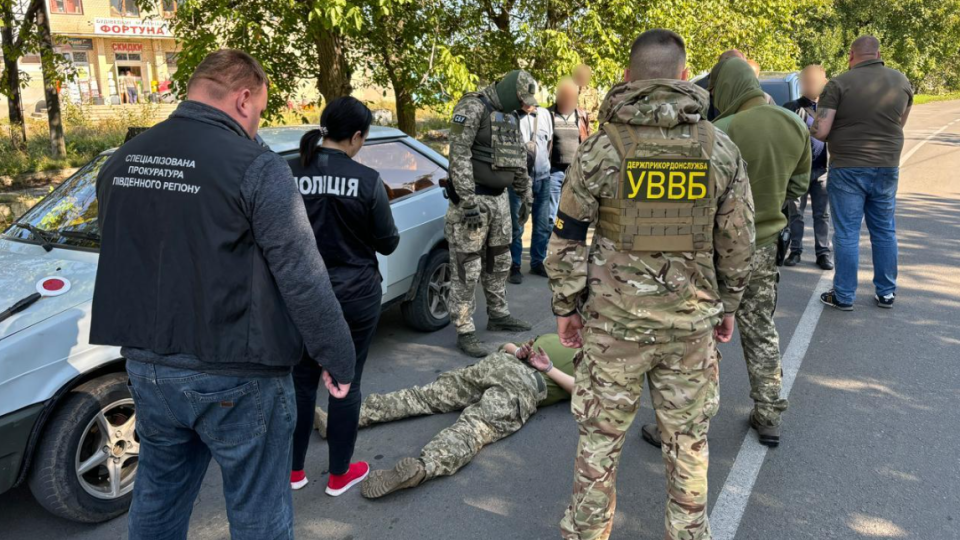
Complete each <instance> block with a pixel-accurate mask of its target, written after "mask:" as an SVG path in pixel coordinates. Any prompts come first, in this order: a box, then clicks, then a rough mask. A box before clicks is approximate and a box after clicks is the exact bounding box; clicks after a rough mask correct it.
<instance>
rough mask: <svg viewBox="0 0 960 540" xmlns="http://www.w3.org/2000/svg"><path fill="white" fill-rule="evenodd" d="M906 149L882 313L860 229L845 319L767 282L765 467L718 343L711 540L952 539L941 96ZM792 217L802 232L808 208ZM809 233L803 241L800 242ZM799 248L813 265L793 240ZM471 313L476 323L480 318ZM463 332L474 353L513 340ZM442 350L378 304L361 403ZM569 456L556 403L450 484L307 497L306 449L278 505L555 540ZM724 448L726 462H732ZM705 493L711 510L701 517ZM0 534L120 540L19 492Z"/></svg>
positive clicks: (628, 498) (429, 366)
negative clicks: (788, 381) (776, 401)
mask: <svg viewBox="0 0 960 540" xmlns="http://www.w3.org/2000/svg"><path fill="white" fill-rule="evenodd" d="M954 121H957V123H952V124H951V122H954ZM944 126H947V127H946V129H944V130H942V131H938V130H940V129H941V128H943V127H944ZM918 145H922V146H918ZM915 148H918V149H917V151H916V152H912V150H913V149H915ZM911 152H912V153H911ZM908 155H909V159H908V160H907V161H906V163H905V166H904V167H903V168H902V170H901V177H900V193H899V199H898V209H897V221H898V229H899V230H898V236H899V239H900V280H899V291H898V293H899V296H898V299H897V304H896V308H895V309H894V310H892V311H885V310H880V309H878V308H876V307H875V306H874V304H873V289H872V286H871V284H870V280H871V278H872V269H871V266H870V248H869V242H868V241H867V236H866V231H864V236H863V241H864V242H863V244H862V246H863V249H862V251H861V269H860V285H861V286H860V290H859V297H858V299H857V301H856V309H855V311H853V312H852V313H841V312H837V311H832V310H831V311H823V310H822V308H821V307H820V306H819V304H818V303H816V302H814V303H811V302H810V299H811V296H812V295H813V293H814V289H815V287H817V286H818V285H819V286H821V287H823V286H825V285H829V280H824V281H822V282H821V276H822V272H820V271H819V270H818V269H817V268H816V267H815V266H814V265H813V264H812V260H811V258H812V257H810V256H808V257H807V258H806V259H805V260H804V261H803V262H802V263H801V265H799V266H797V267H795V268H789V269H785V271H784V273H783V278H782V282H781V290H780V306H779V309H778V311H777V327H778V329H779V331H780V337H781V349H782V350H784V351H787V355H788V356H789V357H790V358H791V362H792V364H793V365H794V366H795V367H799V371H798V372H797V373H796V379H795V384H794V385H793V388H792V392H791V393H790V396H789V398H790V405H791V408H790V410H789V411H788V413H787V415H786V417H785V425H784V434H783V437H784V439H783V443H782V444H781V446H780V447H779V448H778V449H776V450H772V451H769V452H767V453H766V454H765V456H764V455H763V454H762V453H761V454H757V452H756V448H757V446H756V442H755V437H754V435H753V433H752V432H749V431H748V428H747V425H746V418H747V414H748V412H749V410H750V407H751V402H750V399H749V396H748V394H749V385H748V383H747V374H746V370H745V366H744V362H743V359H742V354H741V352H740V346H739V343H737V342H736V341H735V342H733V343H731V344H728V345H724V346H723V347H722V351H723V355H724V360H723V364H722V369H721V397H722V400H721V410H720V414H719V415H718V416H717V418H716V419H715V420H714V422H713V424H712V426H711V430H710V446H711V458H712V459H711V463H710V464H711V467H710V505H711V509H712V510H715V511H714V513H713V514H712V515H711V519H712V520H713V522H714V523H715V524H719V523H720V522H723V531H721V532H720V533H718V538H719V534H723V535H725V536H724V538H726V539H727V540H733V539H734V538H735V539H736V540H779V539H784V540H800V539H816V540H821V539H859V538H914V539H924V540H952V539H960V452H958V448H960V414H958V404H960V179H958V178H957V174H956V173H957V171H960V102H945V103H936V104H929V105H924V106H918V107H915V109H914V112H913V116H912V118H911V120H910V123H909V125H908V130H907V145H906V149H905V152H904V156H908ZM807 219H808V225H809V214H808V216H807ZM808 231H809V228H808ZM811 236H812V235H811V234H810V233H809V232H808V234H807V237H806V238H805V240H806V241H807V242H808V243H811V242H812V238H811ZM806 253H808V254H812V253H813V246H812V245H809V246H808V247H807V251H806ZM828 277H829V276H828ZM508 287H509V289H508V293H509V295H510V301H511V306H512V308H513V311H514V313H515V314H517V315H520V316H522V317H526V318H528V319H529V320H532V321H534V322H535V323H536V327H535V331H537V332H546V331H553V328H554V326H553V319H552V317H551V314H550V309H549V291H548V288H547V284H546V280H545V279H543V278H539V277H536V276H528V277H527V278H526V280H525V282H524V284H523V285H522V286H513V285H510V286H508ZM805 312H806V315H804V313H805ZM478 313H480V315H479V316H478V317H477V319H478V321H479V323H478V326H479V327H480V328H482V327H483V326H484V321H485V316H484V315H483V310H482V308H481V309H480V310H478ZM801 316H803V320H804V323H803V324H800V321H801ZM798 325H799V326H798ZM798 328H799V330H798ZM481 334H484V333H483V332H481ZM483 337H484V338H486V339H488V340H489V341H491V342H493V341H506V340H508V339H511V338H515V337H518V336H509V335H506V336H505V335H502V334H500V335H493V334H484V335H483ZM794 337H796V338H797V340H796V341H792V340H793V339H794ZM453 343H454V331H453V329H452V328H446V329H444V330H443V331H440V332H438V333H435V334H420V333H414V332H411V331H409V330H407V329H406V328H405V327H404V325H403V322H402V316H401V315H400V312H399V310H398V309H393V310H389V311H388V312H386V313H385V314H384V316H383V319H382V321H381V324H380V328H379V332H378V334H377V338H376V342H375V344H374V347H373V349H372V351H371V353H370V359H369V360H368V363H367V368H366V373H365V375H364V388H365V390H366V391H368V392H383V391H389V390H395V389H399V388H402V387H406V386H409V385H413V384H423V383H426V382H429V381H431V380H432V379H433V378H434V377H436V374H437V373H440V372H441V371H443V370H448V369H451V368H455V367H458V366H462V365H465V364H467V363H468V362H469V360H468V359H467V358H465V357H463V356H461V355H459V354H458V353H457V352H456V351H455V350H454V348H453ZM788 348H789V350H788ZM644 403H645V406H644V409H643V410H642V412H641V413H640V415H639V416H638V421H637V422H636V423H635V425H634V426H633V428H632V429H631V434H630V436H629V437H628V441H627V444H626V446H625V449H624V452H623V457H622V460H621V467H620V473H619V484H618V487H619V494H618V503H619V505H618V508H617V516H616V519H615V524H614V532H613V536H612V538H614V539H628V538H629V539H638V538H639V539H648V540H656V539H660V538H662V537H663V509H664V499H665V494H664V478H663V465H662V463H661V459H660V452H659V451H658V450H656V449H654V448H651V447H649V446H647V445H646V444H644V443H643V442H642V440H641V439H640V436H639V424H640V422H644V421H650V420H651V419H652V411H651V410H650V408H649V400H648V399H646V398H645V401H644ZM455 418H456V416H455V415H453V414H450V415H443V416H435V417H428V418H419V419H413V420H408V421H404V422H399V423H396V424H391V425H384V426H380V427H374V428H371V429H368V430H364V431H362V432H361V434H360V438H359V442H358V445H357V452H356V457H357V458H358V459H366V460H369V461H370V462H371V463H372V465H373V466H374V467H375V468H381V467H390V466H392V465H393V464H394V463H395V462H396V461H397V460H398V459H399V458H401V457H405V456H415V455H417V454H418V452H419V449H420V448H421V447H422V446H423V445H424V444H425V443H426V442H427V441H428V440H429V439H430V438H431V436H432V435H433V434H435V433H436V432H437V431H439V430H440V429H442V428H443V427H445V426H447V425H449V424H451V423H452V422H453V421H454V420H455ZM575 448H576V428H575V425H574V423H573V420H572V419H571V417H570V415H569V412H568V408H567V407H565V406H564V405H557V406H554V407H550V408H547V409H545V410H542V411H540V412H538V413H537V414H536V415H535V416H534V417H533V418H532V419H531V420H530V422H529V423H528V425H527V426H525V427H524V428H523V430H521V431H520V432H519V433H517V434H515V435H513V436H511V437H509V438H508V439H506V440H504V441H501V442H499V443H496V444H494V445H492V446H490V447H488V448H486V449H484V450H483V452H481V454H480V456H478V458H477V459H476V460H474V462H473V463H472V464H471V465H469V466H467V467H466V468H464V469H463V470H462V471H460V472H459V473H458V474H456V475H455V476H453V477H450V478H442V479H438V480H436V481H433V482H430V483H427V484H425V485H423V486H421V487H419V488H417V489H415V490H409V491H406V492H403V493H399V494H396V495H395V496H392V497H389V498H386V499H383V500H379V501H367V500H365V499H363V498H362V497H361V496H360V493H359V490H354V491H353V492H350V493H348V494H346V495H344V496H342V497H339V498H336V499H334V498H331V497H328V496H326V495H325V494H324V493H323V489H322V487H323V483H324V481H325V477H324V476H323V475H322V474H321V472H325V471H326V463H327V452H326V445H325V443H324V442H323V441H321V440H320V439H319V438H316V439H315V440H314V442H313V445H312V447H311V449H310V454H309V456H308V461H307V473H308V475H309V477H310V478H311V479H312V483H311V484H310V485H308V486H307V487H306V488H305V489H304V490H303V491H300V492H297V493H296V494H295V495H294V504H295V511H296V522H297V536H298V537H299V538H316V539H336V540H361V539H364V540H366V539H369V540H374V539H431V540H432V539H452V540H473V539H477V540H480V539H491V538H500V539H525V540H527V539H549V538H557V537H558V536H559V534H558V532H557V524H558V522H559V520H560V517H561V515H562V513H563V510H564V508H565V507H566V505H567V502H568V497H569V493H570V488H571V479H572V474H573V458H574V452H575ZM741 449H743V450H744V452H743V453H741ZM751 453H752V454H751ZM738 455H742V456H746V457H742V458H741V459H740V460H739V463H738V465H737V467H734V463H735V462H737V461H738ZM750 455H753V456H754V457H756V456H758V455H759V456H760V457H759V461H757V462H756V465H757V467H758V470H759V472H758V474H756V481H755V483H753V482H751V480H752V477H749V474H744V471H745V470H746V471H749V468H750V467H749V456H750ZM731 471H733V472H731ZM754 472H756V471H754ZM220 486H221V478H220V473H219V471H218V470H217V469H216V468H215V467H211V469H210V472H209V474H208V475H207V478H206V481H205V484H204V488H203V490H202V492H201V495H200V498H199V499H198V500H197V502H196V505H195V508H194V512H193V517H192V522H191V534H190V538H191V539H197V540H216V539H226V538H228V537H229V534H228V531H227V522H226V517H225V513H224V506H223V498H222V495H221V493H220ZM721 492H723V494H724V495H723V498H724V501H723V502H724V503H725V504H722V505H717V501H718V497H720V494H721ZM730 501H732V503H731V502H730ZM738 501H739V502H738ZM726 503H730V504H726ZM718 514H719V515H718ZM0 538H2V539H5V540H6V539H10V540H14V539H17V540H19V539H35V538H64V539H67V538H69V539H71V540H72V539H76V540H110V539H122V538H126V521H125V519H124V518H118V519H116V520H114V521H112V522H109V523H104V524H101V525H96V526H90V525H78V524H74V523H70V522H66V521H63V520H60V519H57V518H54V517H51V516H50V515H48V514H46V513H45V512H44V511H43V510H42V509H41V508H40V507H39V506H38V505H37V504H36V503H35V502H33V500H32V498H31V496H30V492H29V490H27V489H26V488H18V489H16V490H13V491H12V492H8V493H6V494H4V495H2V496H0Z"/></svg>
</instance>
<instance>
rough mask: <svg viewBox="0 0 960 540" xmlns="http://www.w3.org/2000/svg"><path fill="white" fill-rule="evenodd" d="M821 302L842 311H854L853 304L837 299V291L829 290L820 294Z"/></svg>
mask: <svg viewBox="0 0 960 540" xmlns="http://www.w3.org/2000/svg"><path fill="white" fill-rule="evenodd" d="M820 302H822V303H823V304H825V305H828V306H830V307H832V308H836V309H839V310H840V311H853V304H844V303H842V302H838V301H837V293H835V292H834V291H828V292H825V293H823V294H821V295H820Z"/></svg>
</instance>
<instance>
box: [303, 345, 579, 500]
mask: <svg viewBox="0 0 960 540" xmlns="http://www.w3.org/2000/svg"><path fill="white" fill-rule="evenodd" d="M578 353H579V351H577V350H574V349H568V348H566V347H564V346H563V345H561V344H560V339H559V337H558V336H557V335H556V334H547V335H543V336H540V337H539V338H537V339H536V340H535V341H533V342H531V343H529V344H526V345H520V346H518V345H515V344H513V343H507V344H505V345H504V346H503V347H502V348H501V350H500V351H499V352H495V353H493V354H490V355H488V356H487V357H486V358H484V359H483V360H481V361H480V362H478V363H477V364H474V365H472V366H468V367H465V368H460V369H456V370H453V371H448V372H447V373H444V374H442V375H440V377H439V378H437V380H436V381H435V382H433V383H430V384H428V385H426V386H422V387H420V386H416V387H413V388H407V389H404V390H400V391H397V392H391V393H389V394H372V395H370V396H367V398H366V399H365V400H364V401H363V406H362V407H361V409H360V427H367V426H370V425H373V424H380V423H384V422H393V421H395V420H401V419H404V418H410V417H412V416H423V415H429V414H441V413H448V412H452V411H459V410H463V413H462V414H461V415H460V418H459V419H458V420H457V422H456V423H455V424H454V425H452V426H450V427H448V428H446V429H444V430H443V431H441V432H440V433H438V434H437V436H436V437H434V438H433V440H431V441H430V442H429V443H428V444H427V445H426V446H425V447H423V450H422V451H421V452H420V457H419V458H404V459H402V460H400V461H399V462H398V463H397V465H396V467H394V468H393V469H388V470H379V471H373V472H372V473H370V476H368V477H367V479H366V480H365V481H364V482H363V486H362V488H361V489H362V493H363V496H364V497H367V498H369V499H376V498H379V497H383V496H384V495H387V494H389V493H393V492H395V491H398V490H401V489H406V488H411V487H415V486H418V485H420V484H422V483H423V482H426V481H427V480H430V479H432V478H436V477H438V476H447V475H451V474H453V473H455V472H457V471H458V470H460V468H462V467H463V466H465V465H466V464H468V463H470V461H471V460H472V459H473V457H474V456H475V455H477V452H479V451H480V449H481V448H483V447H484V446H486V445H488V444H491V443H493V442H496V441H498V440H500V439H502V438H504V437H506V436H508V435H510V434H512V433H515V432H516V431H517V430H519V429H520V428H521V427H523V425H524V423H526V421H527V419H529V418H530V416H531V415H533V413H535V412H536V411H537V409H538V408H540V407H546V406H548V405H553V404H554V403H559V402H560V401H566V400H568V399H570V390H572V389H573V377H572V376H571V375H572V374H573V370H574V362H575V361H576V358H577V356H578ZM524 362H526V363H524ZM315 424H316V427H317V429H318V430H320V434H321V436H325V432H326V414H325V413H324V412H323V410H322V409H320V408H319V407H317V415H316V418H315Z"/></svg>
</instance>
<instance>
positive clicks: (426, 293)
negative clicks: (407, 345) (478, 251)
mask: <svg viewBox="0 0 960 540" xmlns="http://www.w3.org/2000/svg"><path fill="white" fill-rule="evenodd" d="M451 269H452V267H451V266H450V253H449V252H448V251H447V250H446V249H443V248H439V249H435V250H433V251H432V252H431V253H430V255H429V256H428V258H427V263H426V264H425V265H424V267H423V275H422V276H421V277H420V281H419V284H418V285H417V292H416V294H415V295H414V297H413V299H411V300H409V301H407V302H404V303H403V304H401V305H400V310H401V311H402V312H403V319H404V320H405V321H406V322H407V324H409V325H410V326H411V327H412V328H414V329H415V330H420V331H422V332H435V331H437V330H440V329H441V328H443V327H445V326H447V325H448V324H450V308H449V307H448V304H447V302H448V301H449V299H450V272H451Z"/></svg>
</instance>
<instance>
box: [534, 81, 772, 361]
mask: <svg viewBox="0 0 960 540" xmlns="http://www.w3.org/2000/svg"><path fill="white" fill-rule="evenodd" d="M707 104H708V96H707V92H706V91H704V90H703V89H701V88H698V87H696V86H694V85H693V84H690V83H686V82H681V81H664V80H657V81H636V82H632V83H626V84H620V85H618V86H615V87H614V88H613V89H612V90H611V91H610V93H609V94H607V97H606V99H605V100H604V102H603V105H602V106H601V108H600V121H601V123H603V122H612V123H627V124H633V125H639V126H649V127H652V128H659V129H649V130H644V131H645V132H641V133H639V134H638V135H640V136H641V137H647V138H655V137H661V136H662V135H661V134H663V135H670V136H679V135H680V134H681V133H683V132H684V130H689V127H688V126H687V125H688V124H693V123H696V122H697V121H699V120H700V119H701V118H704V117H705V116H706V108H707ZM620 166H621V160H620V158H619V156H618V154H617V151H616V149H615V148H614V147H613V145H612V144H611V142H610V141H609V139H608V138H607V135H606V134H605V133H604V132H603V131H602V130H600V131H598V132H597V133H595V134H593V135H591V136H590V137H589V138H588V139H587V140H586V141H584V143H583V144H581V145H580V148H579V149H578V150H577V154H576V157H575V158H574V162H573V164H572V165H570V168H569V170H568V171H567V176H566V180H565V181H564V186H563V193H562V195H561V198H560V212H561V213H562V214H565V215H566V219H573V220H577V221H579V222H580V225H581V228H582V229H583V230H585V228H586V224H594V223H595V222H596V220H597V217H598V209H599V202H598V199H599V198H601V197H614V196H615V193H616V190H617V187H618V183H619V178H620ZM711 171H712V172H711V177H712V181H713V182H714V183H715V193H717V194H718V201H717V207H718V210H717V214H716V219H715V222H714V230H713V243H714V251H713V252H711V251H701V252H675V253H666V252H630V251H618V250H616V248H615V247H614V244H613V243H612V242H611V241H610V240H608V239H606V238H603V237H602V236H601V235H599V234H595V235H594V239H593V245H592V246H590V247H589V248H588V246H587V245H586V241H580V240H570V239H564V238H560V237H559V236H557V233H556V230H555V231H554V234H553V236H552V237H551V239H550V245H549V248H548V252H547V259H546V261H544V264H545V266H546V268H547V271H548V272H549V275H550V288H551V289H552V291H553V310H554V312H555V313H556V314H558V315H566V314H568V313H571V312H573V311H574V310H576V309H578V308H579V309H580V311H581V314H582V315H583V317H584V322H585V325H586V327H587V331H588V332H589V331H593V330H598V331H601V332H604V333H606V334H610V335H612V336H614V337H616V338H618V339H624V340H630V341H639V342H647V343H652V342H659V341H669V340H670V339H673V338H680V337H687V336H693V335H697V334H700V333H703V332H706V331H709V330H710V329H711V328H712V327H713V326H715V325H716V324H717V323H718V322H719V320H720V318H721V316H722V314H723V313H724V312H726V313H733V312H735V311H736V310H737V307H738V306H739V304H740V298H741V296H742V295H743V291H744V288H745V287H746V284H747V281H748V279H749V276H750V261H751V259H752V257H753V251H754V246H753V244H754V238H755V231H754V221H753V220H754V209H753V198H752V194H751V192H750V182H749V179H748V178H747V167H746V164H745V163H744V162H743V160H742V159H741V157H740V151H739V150H738V149H737V147H736V146H735V145H734V144H733V143H732V142H731V141H730V139H729V138H727V136H726V135H724V134H723V133H721V132H719V131H718V132H717V133H716V141H715V143H714V149H713V153H712V159H711ZM558 220H559V217H558Z"/></svg>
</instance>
